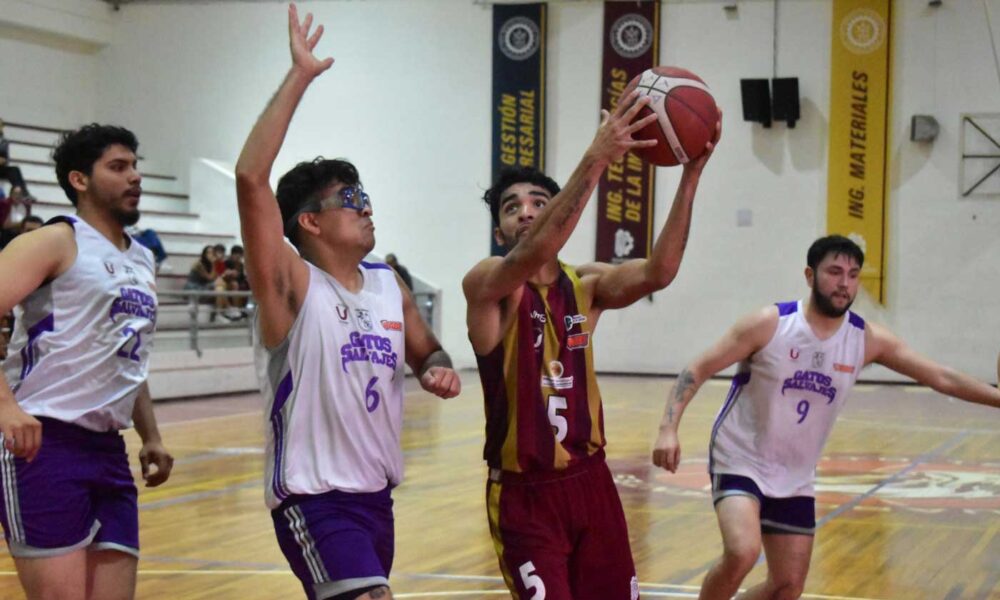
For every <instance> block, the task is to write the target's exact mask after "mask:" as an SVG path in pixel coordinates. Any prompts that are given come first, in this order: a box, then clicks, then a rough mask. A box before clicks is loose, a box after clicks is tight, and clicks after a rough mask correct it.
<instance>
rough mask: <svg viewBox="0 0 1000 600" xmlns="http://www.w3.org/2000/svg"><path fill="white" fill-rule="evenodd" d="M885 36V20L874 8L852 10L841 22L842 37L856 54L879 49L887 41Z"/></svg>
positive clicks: (845, 43)
mask: <svg viewBox="0 0 1000 600" xmlns="http://www.w3.org/2000/svg"><path fill="white" fill-rule="evenodd" d="M885 38H886V27H885V20H884V19H882V16H881V15H880V14H878V13H877V12H875V11H873V10H870V9H867V8H859V9H857V10H852V11H851V12H850V13H848V14H847V16H846V17H844V20H843V21H841V23H840V39H841V40H843V42H844V45H845V46H847V49H848V50H850V51H851V52H853V53H855V54H868V53H870V52H874V51H876V50H878V49H879V48H880V47H882V44H883V43H885Z"/></svg>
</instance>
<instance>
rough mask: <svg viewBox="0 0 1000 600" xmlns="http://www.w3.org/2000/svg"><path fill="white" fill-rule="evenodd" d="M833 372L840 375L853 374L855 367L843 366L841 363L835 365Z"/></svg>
mask: <svg viewBox="0 0 1000 600" xmlns="http://www.w3.org/2000/svg"><path fill="white" fill-rule="evenodd" d="M833 370H834V371H838V372H840V373H853V372H854V367H852V366H851V365H842V364H840V363H833Z"/></svg>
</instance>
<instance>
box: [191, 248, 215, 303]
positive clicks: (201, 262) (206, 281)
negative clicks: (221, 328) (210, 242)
mask: <svg viewBox="0 0 1000 600" xmlns="http://www.w3.org/2000/svg"><path fill="white" fill-rule="evenodd" d="M216 279H218V277H216V275H215V248H213V247H212V246H205V247H204V248H202V250H201V257H200V258H199V259H198V260H196V261H194V264H192V265H191V270H190V271H188V278H187V281H185V282H184V289H185V290H192V291H201V292H213V291H215V281H216ZM218 300H219V299H218V298H215V299H214V300H213V299H212V298H211V297H205V298H199V299H198V300H197V301H198V302H199V303H202V304H212V305H215V306H216V310H213V311H212V313H211V315H209V320H211V321H215V314H216V312H218V305H217V302H218Z"/></svg>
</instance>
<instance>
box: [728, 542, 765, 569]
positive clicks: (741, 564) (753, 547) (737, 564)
mask: <svg viewBox="0 0 1000 600" xmlns="http://www.w3.org/2000/svg"><path fill="white" fill-rule="evenodd" d="M759 557H760V545H759V544H752V543H746V544H734V545H732V546H728V547H726V548H725V550H724V551H723V553H722V563H723V565H724V566H725V569H726V571H729V572H732V573H733V574H734V575H739V576H740V577H743V576H745V575H746V574H747V573H749V572H750V570H751V569H753V567H754V565H755V564H757V559H758V558H759Z"/></svg>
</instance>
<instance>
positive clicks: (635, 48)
mask: <svg viewBox="0 0 1000 600" xmlns="http://www.w3.org/2000/svg"><path fill="white" fill-rule="evenodd" d="M610 37H611V47H612V48H614V50H615V52H617V53H618V54H619V55H620V56H622V57H623V58H638V57H640V56H642V55H643V54H645V53H646V52H647V51H648V50H649V49H650V48H651V47H652V46H653V24H652V23H650V22H649V19H647V18H646V17H644V16H642V15H639V14H635V13H629V14H627V15H622V16H621V17H619V18H618V20H617V21H615V22H614V25H612V26H611V36H610Z"/></svg>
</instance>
